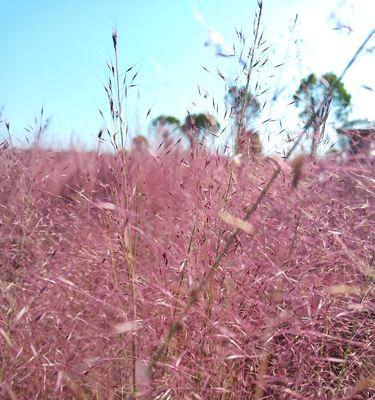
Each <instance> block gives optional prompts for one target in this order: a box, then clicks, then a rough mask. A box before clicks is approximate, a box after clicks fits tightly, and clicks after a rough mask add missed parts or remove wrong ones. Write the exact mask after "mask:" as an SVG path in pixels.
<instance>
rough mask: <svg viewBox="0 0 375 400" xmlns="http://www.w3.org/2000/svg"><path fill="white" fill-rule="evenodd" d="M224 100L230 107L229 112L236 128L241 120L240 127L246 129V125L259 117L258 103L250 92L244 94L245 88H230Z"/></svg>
mask: <svg viewBox="0 0 375 400" xmlns="http://www.w3.org/2000/svg"><path fill="white" fill-rule="evenodd" d="M226 100H227V101H228V103H229V105H230V106H231V112H232V115H233V116H234V118H235V121H236V124H237V126H238V125H239V124H240V121H241V118H242V122H241V126H243V127H244V128H245V129H247V128H248V125H249V124H250V123H252V122H253V121H254V120H255V119H256V118H257V116H258V115H259V112H260V104H259V101H258V100H257V99H256V98H255V96H254V95H253V94H252V93H251V92H249V91H248V92H246V88H245V87H237V86H235V85H234V86H231V87H230V88H229V90H228V93H227V95H226ZM242 109H243V113H242Z"/></svg>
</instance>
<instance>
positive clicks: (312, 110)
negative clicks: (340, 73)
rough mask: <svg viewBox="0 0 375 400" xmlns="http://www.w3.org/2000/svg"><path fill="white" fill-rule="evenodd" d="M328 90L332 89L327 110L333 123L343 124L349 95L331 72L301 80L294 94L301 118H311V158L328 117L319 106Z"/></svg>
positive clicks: (347, 112) (326, 112) (349, 103)
mask: <svg viewBox="0 0 375 400" xmlns="http://www.w3.org/2000/svg"><path fill="white" fill-rule="evenodd" d="M329 88H333V89H332V99H331V101H330V103H329V109H330V111H331V115H332V116H333V119H334V122H336V123H340V124H343V123H344V122H345V121H346V120H347V118H348V114H349V112H350V108H351V95H350V94H349V93H348V92H347V90H346V88H345V86H344V84H343V82H341V81H339V80H338V78H337V76H336V75H335V74H334V73H332V72H327V73H326V74H324V75H322V76H321V77H320V78H318V77H317V76H316V75H315V74H313V73H312V74H310V75H308V76H307V77H306V78H303V79H302V80H301V83H300V85H299V88H298V89H297V91H296V93H295V94H294V96H293V98H294V103H295V105H296V107H299V108H300V109H301V112H300V116H301V117H309V118H312V121H313V123H312V129H313V138H312V144H311V156H315V154H316V151H317V147H318V145H319V142H320V139H321V136H322V134H323V131H324V125H325V123H326V119H327V117H328V109H326V108H325V107H324V108H323V109H320V108H321V104H322V102H323V100H324V97H325V95H326V93H327V91H328V90H330V89H329ZM318 111H320V113H319V115H318Z"/></svg>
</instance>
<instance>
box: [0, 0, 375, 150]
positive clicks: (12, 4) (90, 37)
mask: <svg viewBox="0 0 375 400" xmlns="http://www.w3.org/2000/svg"><path fill="white" fill-rule="evenodd" d="M0 6H1V10H2V11H1V15H0V48H1V60H0V88H1V90H0V105H4V106H5V107H4V111H3V115H2V119H6V120H7V121H9V122H10V123H11V127H12V131H13V135H14V136H16V137H18V138H23V137H24V132H23V127H24V126H28V125H29V124H30V123H32V122H33V119H34V117H35V115H37V114H38V113H39V111H40V108H41V107H42V106H43V107H44V110H45V114H46V115H48V116H51V118H52V125H51V128H50V130H49V132H48V133H47V138H46V141H47V142H48V143H53V144H55V145H57V144H66V143H69V142H70V139H71V137H73V140H75V141H78V142H79V143H81V144H84V145H85V146H90V145H92V143H93V141H94V138H95V135H96V133H97V131H98V130H99V128H100V127H101V125H102V122H101V119H100V116H99V112H98V107H100V108H106V98H105V93H104V90H103V87H102V83H103V82H105V80H106V77H107V70H106V61H107V60H108V59H110V58H111V56H112V40H111V32H112V28H114V27H115V28H117V30H118V35H119V53H120V66H121V68H122V69H123V70H125V69H126V68H127V67H129V66H131V65H133V64H136V65H137V68H139V69H140V73H139V75H138V78H137V83H138V84H139V86H138V87H137V88H134V91H133V96H131V97H130V101H129V107H128V115H129V120H130V125H131V127H132V129H133V131H134V132H137V133H143V134H146V133H147V126H148V123H149V121H150V120H151V119H152V117H155V116H157V115H159V114H161V113H168V114H173V115H176V116H178V117H179V118H183V117H184V116H185V115H186V110H187V109H189V111H191V112H197V111H211V109H210V107H211V108H212V106H211V103H212V98H211V97H209V98H208V99H202V98H200V97H199V95H198V90H197V85H198V84H199V85H200V87H201V88H203V89H205V90H207V91H208V92H209V93H210V96H211V95H212V96H214V97H215V99H216V100H217V101H218V102H220V101H222V98H223V95H224V84H223V81H222V80H221V79H220V78H219V77H218V75H217V74H216V70H217V69H220V71H222V72H223V73H224V75H225V76H227V77H229V78H234V76H235V74H236V71H237V72H238V71H239V67H238V65H237V64H236V62H235V60H234V59H224V58H221V57H217V56H216V55H215V48H214V47H213V46H204V44H205V42H206V41H207V40H208V38H209V33H208V30H212V31H215V32H216V31H217V32H219V33H220V35H222V37H223V38H224V40H225V41H226V43H227V44H228V45H229V46H230V45H231V44H232V43H233V41H235V28H237V29H240V28H242V29H243V31H244V33H245V35H246V36H247V37H248V39H249V41H250V39H251V29H252V24H253V18H254V13H255V10H256V1H254V0H246V1H245V0H233V1H231V2H229V1H224V0H223V1H221V0H173V1H172V0H139V1H137V2H135V1H130V0H118V1H115V0H112V1H104V0H102V1H99V0H80V1H76V0H75V1H73V0H64V1H51V0H32V1H31V0H9V1H7V0H0ZM296 13H298V15H299V17H298V21H297V24H296V27H295V29H294V30H293V31H292V32H290V29H289V27H290V26H291V25H292V22H293V20H294V17H295V15H296ZM374 15H375V2H374V1H373V0H348V1H343V0H325V1H323V0H316V1H314V2H311V1H307V0H265V1H264V18H263V27H264V29H265V38H266V39H268V40H269V42H270V44H272V48H271V49H270V50H269V54H268V56H269V58H270V60H271V61H270V65H271V66H272V65H277V64H279V63H281V62H284V61H285V66H284V67H282V68H279V71H278V73H277V74H276V75H275V76H274V77H271V78H270V77H269V75H270V71H271V70H272V68H269V69H267V68H265V69H264V70H262V71H259V72H258V73H257V74H258V76H254V81H255V80H259V81H261V82H263V83H264V84H265V85H268V86H269V87H270V92H269V93H272V92H273V91H274V90H275V88H276V87H277V86H279V87H285V90H284V92H283V95H282V96H280V101H279V102H278V103H277V104H274V105H273V106H272V107H271V108H270V109H269V110H268V111H267V110H266V111H267V112H268V113H272V117H273V118H274V119H277V118H280V119H282V120H283V122H284V123H285V124H286V126H287V127H288V129H290V130H292V131H293V130H296V128H297V126H296V119H295V114H296V112H295V110H291V108H290V107H289V108H288V107H286V105H287V104H288V102H289V101H290V95H291V94H292V93H293V91H294V90H295V88H296V86H297V84H298V81H299V80H300V79H301V78H302V77H303V76H305V75H306V74H307V73H309V72H312V71H313V72H316V73H318V74H319V73H324V72H327V71H333V72H336V73H339V72H340V71H341V70H342V68H343V67H344V65H345V63H346V62H347V60H348V59H349V57H350V56H351V55H352V53H353V52H354V51H355V49H356V47H357V46H358V45H359V43H360V42H361V41H362V40H363V38H364V37H365V35H366V34H367V33H368V32H369V31H370V30H371V29H373V28H374V26H373V25H375V23H374V18H373V16H374ZM338 21H339V22H338ZM339 23H341V24H343V25H346V24H349V25H350V27H351V28H352V31H351V33H349V31H348V30H347V29H346V28H343V29H341V30H334V29H333V28H335V27H337V26H338V24H339ZM374 42H375V41H374V40H372V43H370V44H369V46H368V48H371V47H373V46H374V45H375V43H374ZM374 57H375V56H374V54H371V53H370V52H365V53H364V54H363V55H362V56H361V57H360V59H359V60H358V61H357V63H356V65H355V66H354V67H353V69H352V70H351V71H350V73H349V74H348V75H347V77H346V78H345V81H344V82H345V84H346V86H347V87H348V89H349V91H350V92H351V93H352V95H353V105H354V107H353V114H352V117H353V118H357V117H358V118H364V117H366V118H368V119H370V120H374V119H375V108H374V107H373V104H375V101H374V96H375V92H372V91H369V90H367V89H364V88H363V87H362V85H366V86H370V87H371V86H372V87H374V88H375V78H374V77H375V74H374V71H375V68H374V67H375V62H374V61H375V58H374ZM201 65H204V66H206V67H207V68H208V69H209V70H210V71H212V72H211V73H210V74H208V73H207V72H205V71H204V70H203V68H202V67H201ZM193 103H194V104H196V106H194V104H193ZM151 106H152V107H153V109H152V112H151V115H150V118H149V119H148V120H145V114H146V112H147V110H148V109H149V108H150V107H151ZM266 117H267V115H266ZM272 129H273V128H272V126H271V127H270V128H269V131H270V132H271V133H272ZM275 129H276V128H275ZM22 140H23V139H22ZM274 142H277V140H276V141H274Z"/></svg>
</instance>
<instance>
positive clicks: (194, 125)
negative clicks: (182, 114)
mask: <svg viewBox="0 0 375 400" xmlns="http://www.w3.org/2000/svg"><path fill="white" fill-rule="evenodd" d="M152 126H153V127H155V128H156V129H157V131H158V132H159V133H160V134H161V136H162V137H163V139H164V140H167V141H168V140H170V137H171V135H172V132H173V131H175V130H177V131H178V132H182V134H183V135H184V136H185V137H186V138H187V139H188V141H189V143H190V147H191V148H194V147H195V145H196V144H197V142H199V141H202V140H203V139H204V137H205V135H206V133H207V132H217V130H218V129H219V127H220V124H219V122H218V121H217V120H216V119H215V118H214V117H213V116H212V115H211V114H208V113H206V114H205V113H199V114H188V115H187V116H186V118H185V120H184V123H183V124H181V122H180V120H179V119H178V118H176V117H174V116H172V115H160V116H158V117H157V118H155V119H154V120H153V121H152Z"/></svg>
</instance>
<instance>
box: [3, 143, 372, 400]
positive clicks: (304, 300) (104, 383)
mask: <svg viewBox="0 0 375 400" xmlns="http://www.w3.org/2000/svg"><path fill="white" fill-rule="evenodd" d="M34 156H35V157H37V158H38V163H39V167H40V171H44V172H43V173H39V172H37V171H36V170H35V172H34V173H35V175H34V176H33V177H31V176H29V175H28V174H29V171H30V169H29V165H30V164H29V163H30V160H31V159H30V158H28V157H27V156H26V154H24V153H23V152H18V153H17V154H16V155H15V156H11V157H10V155H9V154H7V153H4V152H3V153H2V154H1V160H2V161H1V162H2V164H3V165H4V166H5V167H6V168H7V170H6V174H7V175H5V173H4V175H3V178H4V179H3V182H4V185H3V186H2V189H1V199H2V216H1V219H2V224H1V235H2V242H1V246H2V251H1V257H2V260H1V262H2V266H3V267H2V268H3V269H2V277H1V298H2V301H1V306H0V307H1V308H0V312H1V329H2V331H1V332H3V333H4V334H3V335H1V336H2V337H1V338H0V340H2V341H3V346H2V348H1V352H2V357H1V358H2V369H1V370H2V384H1V385H2V386H1V390H3V393H4V395H8V396H10V394H9V393H10V392H9V390H11V391H12V392H11V393H13V394H14V395H15V396H17V398H22V396H29V397H30V396H35V395H36V394H37V393H39V395H40V396H44V397H47V398H66V397H69V396H75V397H77V398H80V397H82V398H83V397H86V398H109V397H110V396H112V398H126V396H127V395H128V394H129V393H132V392H133V389H132V385H133V384H132V373H131V370H132V367H131V365H132V358H131V341H132V336H133V335H136V337H137V360H136V364H135V365H136V366H135V368H136V374H135V376H136V382H135V384H136V386H137V391H138V395H139V396H141V397H142V396H146V398H148V397H149V396H154V397H156V396H157V395H160V396H161V397H160V398H162V393H167V392H168V393H170V395H171V396H172V397H173V398H183V397H184V396H185V395H186V394H189V393H190V395H191V396H193V398H194V396H195V397H197V396H199V397H200V398H218V399H219V398H220V399H222V398H228V399H229V398H252V396H254V398H261V396H263V397H265V396H268V398H334V397H337V398H342V397H343V396H345V395H348V393H349V391H350V390H354V389H353V388H355V387H356V385H361V384H362V385H364V386H365V383H367V384H368V385H367V386H368V387H363V390H362V392H361V393H362V395H364V393H366V391H367V393H368V394H369V395H370V393H371V389H370V386H371V385H370V384H371V379H372V378H371V376H372V375H371V374H372V371H373V367H374V348H373V344H372V340H373V331H374V328H375V326H374V316H373V309H374V301H373V299H374V296H373V294H374V293H373V279H374V271H373V258H374V256H373V251H374V243H373V236H372V234H371V232H372V231H373V230H374V215H373V210H374V196H373V190H374V182H373V179H372V174H373V164H372V163H368V164H363V163H361V164H358V163H356V162H349V163H346V164H337V163H336V162H334V161H329V160H327V161H322V162H319V163H316V164H313V163H312V162H310V161H305V163H304V165H303V169H304V172H303V178H302V179H301V180H300V181H299V182H298V185H297V186H296V187H293V175H292V174H289V175H287V174H285V175H280V176H278V177H277V178H276V181H275V183H274V186H273V187H272V188H271V189H270V191H269V192H268V194H267V195H266V197H265V199H264V201H263V202H262V203H261V204H260V205H259V208H258V211H257V213H256V214H254V215H253V216H252V217H251V219H250V221H249V222H250V223H251V225H252V227H253V229H254V231H253V232H251V235H248V234H246V233H245V234H243V235H241V236H237V237H236V238H235V240H233V242H232V243H231V245H230V247H229V248H228V250H227V252H226V257H225V258H223V259H222V260H221V261H220V263H219V264H218V265H217V272H216V274H215V275H212V276H211V277H210V279H209V280H208V281H207V283H206V284H205V285H204V287H203V288H202V291H201V292H200V293H198V294H197V298H195V299H194V303H193V304H192V306H191V309H190V311H189V314H184V311H183V310H184V308H185V307H186V304H187V302H189V301H190V300H189V296H190V295H191V293H192V290H194V288H195V287H196V285H197V284H198V283H199V282H200V281H201V279H202V276H203V275H204V274H207V272H208V271H209V268H210V265H212V263H213V261H214V260H215V257H216V256H217V255H216V254H217V246H218V245H220V243H218V238H219V239H220V242H221V243H222V244H223V243H224V242H225V241H226V240H227V238H228V237H229V235H230V234H231V232H232V231H233V229H235V228H234V227H233V226H232V225H231V224H227V223H226V222H227V221H223V220H222V219H221V218H220V217H219V215H220V212H221V210H222V209H223V207H224V203H225V209H226V210H228V212H230V214H231V215H233V216H241V215H242V210H243V209H244V208H246V207H247V205H248V204H252V203H253V202H254V199H255V198H256V197H257V196H258V194H259V191H260V190H261V189H262V188H264V186H265V184H266V182H267V181H268V178H269V176H270V168H269V165H270V163H271V161H267V160H259V161H258V162H256V163H254V162H251V164H242V167H241V168H240V169H238V170H237V172H236V174H235V175H234V178H233V181H232V184H231V190H230V192H229V193H227V188H226V187H223V184H222V182H223V177H227V178H228V177H229V173H230V171H229V170H228V164H227V160H226V159H225V158H223V157H220V156H214V155H208V154H204V153H202V154H199V153H198V154H197V155H195V157H194V159H192V158H191V156H190V155H189V154H186V153H183V152H180V151H174V152H171V153H169V154H168V155H167V156H161V157H156V158H155V157H153V156H151V155H148V154H145V153H142V154H138V155H137V159H138V161H137V162H139V163H140V164H139V165H141V166H142V167H141V169H139V168H138V167H137V164H136V161H135V160H136V158H135V157H132V155H131V154H129V156H128V159H127V165H128V171H129V174H128V177H129V180H130V181H132V180H133V179H135V178H136V177H137V181H138V190H139V195H138V196H139V199H140V200H139V201H140V206H139V209H138V212H137V214H134V211H132V210H127V209H118V208H117V206H116V207H109V206H108V207H101V206H100V204H101V203H100V202H103V203H105V204H113V205H116V197H114V196H115V193H116V190H117V189H116V185H117V183H116V181H113V178H112V177H113V173H112V172H111V169H113V170H114V171H116V170H117V169H118V168H121V167H120V165H119V164H116V162H115V160H114V157H113V156H101V157H99V158H96V163H97V165H99V166H100V167H99V168H98V174H97V179H96V181H95V182H94V185H93V186H91V185H90V184H89V182H88V180H87V174H88V172H89V171H90V170H92V169H90V163H92V162H93V160H94V158H92V156H91V155H90V154H85V153H80V154H79V157H76V156H75V153H74V152H66V153H65V154H63V155H55V154H52V153H49V152H46V151H40V150H38V151H36V150H35V153H34ZM54 157H58V158H59V159H60V162H59V163H55V162H54V160H55V158H54ZM208 157H210V162H209V163H207V161H208V160H209V159H208ZM34 159H35V158H34ZM10 160H11V161H10ZM77 160H81V162H82V164H81V166H80V167H79V168H78V165H77ZM84 160H91V161H90V162H84ZM182 160H184V162H181V161H182ZM67 165H70V168H72V165H74V168H77V169H76V171H78V173H77V174H76V175H74V177H73V176H71V177H69V176H67V175H68V174H65V172H66V170H67V168H66V166H67ZM52 168H54V175H50V176H47V175H48V172H47V173H46V171H50V170H51V169H52ZM236 168H237V167H236ZM271 173H272V172H271ZM12 174H17V176H18V177H20V179H18V181H17V182H18V183H17V186H16V187H14V183H13V182H15V181H14V180H11V179H8V180H7V178H6V176H12ZM13 176H14V175H13ZM30 179H31V181H30ZM59 179H60V182H61V188H60V189H59V190H58V189H57V182H58V181H59ZM7 185H8V186H7ZM12 186H13V187H12ZM52 188H53V189H52ZM68 188H69V190H70V192H69V193H68V192H65V190H68ZM62 193H64V194H63V195H62ZM98 205H99V206H98ZM122 220H126V221H128V222H127V226H128V229H129V232H130V233H131V232H137V248H136V254H135V257H136V258H135V259H136V263H137V274H136V277H135V278H134V279H136V291H137V292H136V293H137V294H136V300H135V301H136V305H137V320H134V319H133V311H132V308H131V304H132V302H131V298H130V296H131V287H130V281H131V280H130V279H129V276H128V269H127V267H126V265H125V263H126V262H127V261H126V259H124V258H123V256H122V250H121V249H122V244H121V240H122V239H121V238H119V237H118V236H117V235H118V230H117V223H118V222H116V221H122ZM222 244H221V246H222ZM7 271H8V272H7ZM7 274H10V275H7ZM173 321H178V324H177V325H175V326H174V332H173V336H172V337H171V338H170V340H169V343H168V346H167V349H168V350H167V351H166V352H164V353H163V354H164V356H163V357H162V358H160V359H159V360H158V362H157V364H156V366H155V369H154V371H153V374H152V376H150V375H149V373H148V371H147V369H148V367H147V365H148V363H149V362H150V360H151V358H150V357H151V356H152V355H153V354H154V352H155V350H156V348H157V347H158V346H159V344H160V339H161V337H162V336H164V334H165V333H166V331H167V329H169V328H168V327H170V326H171V323H172V322H173ZM165 350H166V349H165ZM364 379H367V380H364ZM361 382H362V383H361ZM358 387H360V386H357V388H358ZM7 388H8V389H9V390H8V389H7ZM7 391H8V392H9V393H8V392H7ZM21 393H22V396H21ZM69 393H70V394H69ZM142 393H143V395H142ZM194 393H195V394H194ZM95 396H96V397H95ZM166 396H168V394H167V395H166ZM166 398H167V397H166ZM197 398H198V397H197ZM364 398H366V397H364ZM367 398H369V397H367Z"/></svg>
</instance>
